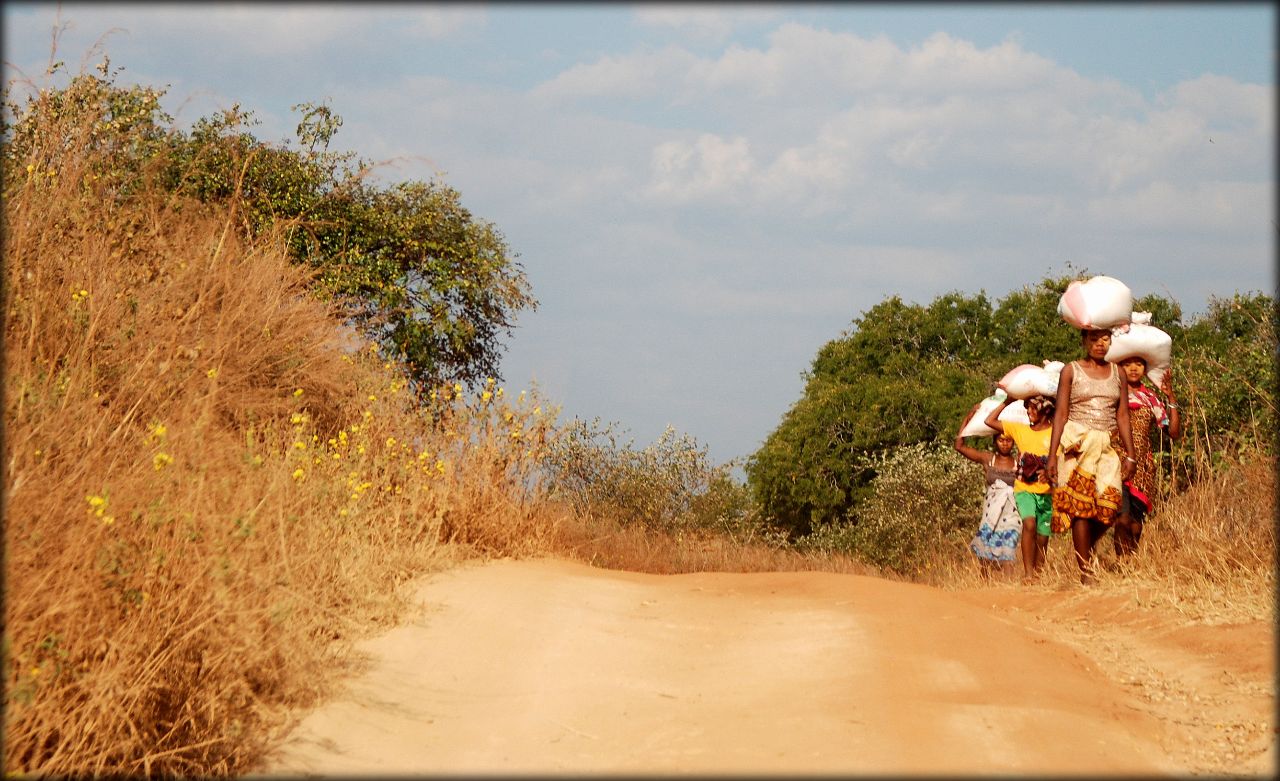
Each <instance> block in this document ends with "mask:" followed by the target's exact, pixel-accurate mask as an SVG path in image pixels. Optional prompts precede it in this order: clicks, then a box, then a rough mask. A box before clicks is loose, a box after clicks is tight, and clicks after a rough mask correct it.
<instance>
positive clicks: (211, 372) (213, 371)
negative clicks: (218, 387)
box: [205, 368, 218, 380]
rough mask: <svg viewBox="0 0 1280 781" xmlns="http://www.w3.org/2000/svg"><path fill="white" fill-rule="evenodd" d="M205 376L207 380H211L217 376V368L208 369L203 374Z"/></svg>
mask: <svg viewBox="0 0 1280 781" xmlns="http://www.w3.org/2000/svg"><path fill="white" fill-rule="evenodd" d="M205 375H207V376H208V377H209V379H211V380H212V379H214V378H215V377H217V376H218V370H217V368H213V369H210V370H209V371H207V372H205Z"/></svg>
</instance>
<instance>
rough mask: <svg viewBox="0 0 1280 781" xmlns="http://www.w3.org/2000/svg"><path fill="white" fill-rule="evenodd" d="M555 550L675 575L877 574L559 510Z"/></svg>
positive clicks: (827, 557) (832, 558) (778, 550)
mask: <svg viewBox="0 0 1280 781" xmlns="http://www.w3.org/2000/svg"><path fill="white" fill-rule="evenodd" d="M549 548H550V549H551V550H553V551H554V552H556V553H558V554H560V555H563V556H566V557H568V558H572V559H575V560H577V561H581V562H584V563H586V564H590V565H592V566H596V567H603V568H606V569H618V570H627V571H630V572H648V573H652V574H656V575H676V574H681V573H686V572H804V571H818V572H843V573H852V574H858V575H878V574H879V572H878V570H877V569H876V568H875V567H872V566H870V565H867V564H863V563H861V562H858V561H855V560H853V559H851V558H849V557H847V556H842V555H839V554H835V553H824V552H803V553H802V552H800V551H797V550H795V549H793V548H790V547H785V546H781V545H778V544H776V543H773V542H770V541H768V540H766V539H764V538H761V537H758V536H757V537H752V538H749V539H735V538H733V537H730V536H728V535H724V534H714V533H709V532H708V533H698V532H688V533H684V532H676V533H671V532H665V531H662V530H659V529H654V528H652V527H646V526H644V525H637V524H623V523H619V522H617V521H613V520H610V519H608V518H589V517H584V516H577V515H573V514H572V513H571V512H569V511H567V510H566V511H564V512H563V514H562V516H561V521H560V523H558V524H557V525H556V532H555V536H554V538H553V539H552V540H550V541H549Z"/></svg>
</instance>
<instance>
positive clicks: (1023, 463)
mask: <svg viewBox="0 0 1280 781" xmlns="http://www.w3.org/2000/svg"><path fill="white" fill-rule="evenodd" d="M1011 401H1012V399H1005V400H1004V401H1002V402H1001V403H1000V404H999V405H998V406H997V407H996V408H995V409H993V410H992V411H991V414H989V415H987V418H986V420H984V421H983V423H986V424H987V426H988V427H990V428H993V429H995V430H996V431H997V432H999V433H1001V434H1004V435H1007V436H1008V437H1009V438H1010V439H1012V440H1013V442H1014V444H1016V445H1017V446H1018V453H1019V454H1020V458H1019V459H1018V478H1017V480H1015V481H1014V483H1013V501H1014V504H1016V505H1017V507H1018V514H1019V515H1020V516H1022V539H1021V540H1020V547H1021V549H1022V575H1023V578H1022V582H1023V583H1030V582H1031V581H1032V580H1034V579H1035V577H1036V575H1038V574H1039V573H1040V569H1041V568H1042V567H1043V566H1044V562H1045V557H1046V555H1047V554H1048V551H1049V533H1050V521H1051V520H1052V518H1053V496H1052V494H1051V493H1050V490H1049V489H1050V486H1049V481H1048V479H1047V478H1046V477H1045V473H1044V467H1045V463H1046V462H1047V461H1048V457H1049V437H1050V436H1051V435H1052V434H1053V408H1054V401H1053V399H1051V398H1049V397H1048V396H1033V397H1032V398H1029V399H1027V400H1026V401H1025V402H1023V406H1025V407H1026V409H1027V419H1028V420H1030V421H1031V424H1030V425H1027V424H1026V423H1021V422H1018V421H1015V420H1000V413H1001V412H1003V411H1004V408H1005V407H1007V406H1009V402H1011Z"/></svg>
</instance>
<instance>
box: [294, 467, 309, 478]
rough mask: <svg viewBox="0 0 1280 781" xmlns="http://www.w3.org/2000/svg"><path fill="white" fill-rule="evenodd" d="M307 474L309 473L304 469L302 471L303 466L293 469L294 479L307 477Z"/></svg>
mask: <svg viewBox="0 0 1280 781" xmlns="http://www.w3.org/2000/svg"><path fill="white" fill-rule="evenodd" d="M306 476H307V473H306V472H304V471H302V467H298V468H297V469H295V470H293V479H294V480H301V479H303V478H304V477H306Z"/></svg>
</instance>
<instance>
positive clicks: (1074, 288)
mask: <svg viewBox="0 0 1280 781" xmlns="http://www.w3.org/2000/svg"><path fill="white" fill-rule="evenodd" d="M1132 312H1133V293H1132V292H1130V290H1129V288H1128V286H1127V285H1125V284H1124V283H1123V282H1121V281H1120V280H1118V279H1115V278H1113V277H1105V276H1096V277H1092V278H1090V279H1089V280H1087V281H1085V282H1080V281H1075V282H1072V283H1071V284H1069V285H1067V290H1066V292H1065V293H1063V294H1062V298H1060V299H1058V314H1060V315H1062V319H1063V320H1066V321H1067V322H1068V323H1070V324H1071V326H1072V327H1073V328H1079V329H1081V330H1085V329H1097V328H1115V327H1116V326H1119V325H1124V324H1125V323H1127V322H1129V317H1130V315H1131V314H1132Z"/></svg>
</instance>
